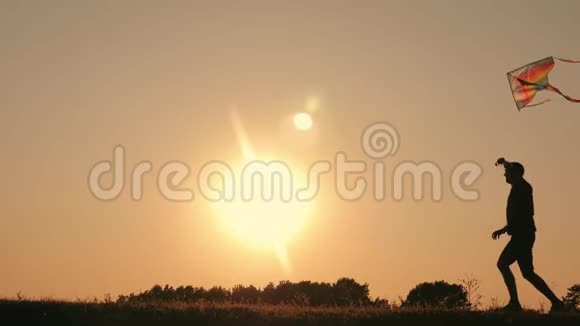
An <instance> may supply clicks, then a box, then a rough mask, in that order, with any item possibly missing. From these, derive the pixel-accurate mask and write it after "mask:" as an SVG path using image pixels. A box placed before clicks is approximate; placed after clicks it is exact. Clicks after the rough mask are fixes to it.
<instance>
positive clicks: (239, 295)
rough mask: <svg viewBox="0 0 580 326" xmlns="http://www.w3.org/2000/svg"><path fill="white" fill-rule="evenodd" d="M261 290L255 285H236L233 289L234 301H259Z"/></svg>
mask: <svg viewBox="0 0 580 326" xmlns="http://www.w3.org/2000/svg"><path fill="white" fill-rule="evenodd" d="M260 294H261V292H260V290H258V289H257V288H256V287H254V286H253V285H250V286H248V287H245V286H243V285H236V286H234V288H233V289H232V302H234V303H258V301H260Z"/></svg>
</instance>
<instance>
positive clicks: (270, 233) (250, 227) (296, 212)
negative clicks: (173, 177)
mask: <svg viewBox="0 0 580 326" xmlns="http://www.w3.org/2000/svg"><path fill="white" fill-rule="evenodd" d="M230 118H231V122H232V127H233V129H234V132H235V134H236V138H237V140H238V143H239V146H240V151H241V152H242V157H243V162H242V163H240V164H238V165H237V166H233V167H232V172H233V175H234V180H232V181H231V182H233V184H231V185H230V186H231V187H232V188H233V189H235V195H234V199H233V200H232V201H223V202H218V203H214V204H213V208H214V209H215V212H216V215H217V216H218V218H219V220H220V221H221V222H222V224H223V228H224V229H226V230H228V231H230V232H231V234H232V235H233V236H234V237H236V238H238V239H239V240H241V242H242V243H243V244H244V245H246V246H250V247H252V248H254V249H259V250H268V251H273V252H275V253H276V255H277V256H278V259H279V260H280V263H281V264H282V266H283V267H284V269H286V270H287V271H290V270H291V266H290V261H289V259H288V254H287V250H286V245H287V243H288V241H289V240H290V239H291V238H292V237H293V236H295V235H296V234H297V233H298V231H300V230H301V229H303V228H304V226H305V224H306V223H307V221H308V216H309V215H310V211H311V210H312V205H313V202H312V201H300V200H298V199H296V196H295V194H296V191H297V190H298V189H304V187H305V186H306V174H305V173H302V172H303V171H299V170H297V169H296V167H295V166H293V165H292V164H291V163H290V162H288V161H287V160H283V159H282V158H281V157H280V156H279V155H263V154H257V153H255V152H254V150H253V148H252V144H251V142H250V140H249V138H248V135H247V133H246V130H245V128H244V125H243V123H242V121H241V119H240V117H239V116H238V114H237V110H236V109H235V107H234V108H232V109H231V110H230ZM294 125H295V126H296V128H298V129H300V130H308V129H310V128H311V127H312V119H311V118H310V115H308V114H307V113H299V114H296V115H295V116H294ZM256 161H260V162H263V163H266V164H268V163H271V162H272V161H279V162H280V161H283V162H284V164H285V165H286V167H287V168H288V169H289V171H290V177H289V179H290V182H288V180H286V181H287V184H283V185H282V186H281V187H286V186H288V184H289V183H291V186H290V189H291V191H290V192H291V193H292V196H291V198H290V200H289V201H284V200H283V199H282V198H281V197H282V196H281V194H280V193H267V192H268V191H266V190H263V189H262V188H261V187H257V188H258V189H253V190H254V191H255V192H254V194H255V195H254V196H252V199H250V200H243V196H242V195H241V192H242V190H241V188H242V187H241V186H240V184H241V182H240V181H241V180H240V179H241V178H242V175H243V168H244V167H246V166H247V164H248V163H249V162H256ZM264 169H266V170H267V169H268V168H267V167H264ZM259 172H262V171H259ZM263 172H264V173H259V174H261V175H262V176H263V177H264V178H267V177H266V176H267V175H268V171H263ZM224 182H225V181H224ZM262 182H264V181H263V180H262ZM278 182H280V180H278ZM279 187H280V184H278V189H279ZM265 188H268V187H267V186H266V187H265ZM268 189H270V191H271V190H272V188H271V187H270V188H268ZM286 189H287V188H286ZM263 194H264V195H266V196H271V199H270V200H265V199H263V198H262V197H263V196H262V195H263ZM286 199H287V198H286Z"/></svg>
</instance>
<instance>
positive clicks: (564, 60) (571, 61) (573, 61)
mask: <svg viewBox="0 0 580 326" xmlns="http://www.w3.org/2000/svg"><path fill="white" fill-rule="evenodd" d="M556 59H558V60H560V61H562V62H568V63H580V61H576V60H567V59H562V58H556Z"/></svg>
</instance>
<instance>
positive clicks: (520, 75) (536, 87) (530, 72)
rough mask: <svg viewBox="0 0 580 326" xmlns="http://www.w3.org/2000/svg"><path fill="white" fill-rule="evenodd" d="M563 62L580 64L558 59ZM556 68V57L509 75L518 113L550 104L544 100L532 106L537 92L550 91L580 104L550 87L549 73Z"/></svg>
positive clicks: (540, 61)
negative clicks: (524, 109)
mask: <svg viewBox="0 0 580 326" xmlns="http://www.w3.org/2000/svg"><path fill="white" fill-rule="evenodd" d="M556 59H558V60H560V61H562V62H568V63H580V61H572V60H564V59H560V58H556ZM552 68H554V57H547V58H545V59H542V60H539V61H536V62H534V63H530V64H527V65H525V66H523V67H521V68H518V69H516V70H513V71H510V72H508V73H507V77H508V81H509V83H510V87H511V89H512V94H513V96H514V100H515V101H516V106H517V107H518V111H519V110H521V109H523V108H525V107H530V106H536V105H540V104H544V103H546V102H549V101H550V99H546V100H543V101H541V102H539V103H535V104H530V102H531V101H532V100H533V99H534V96H535V95H536V92H539V91H543V90H549V91H552V92H556V93H558V94H560V95H562V96H563V97H564V98H565V99H567V100H568V101H570V102H576V103H580V100H579V99H575V98H572V97H570V96H568V95H565V94H563V93H562V92H560V90H559V89H557V88H556V87H554V86H552V85H550V83H549V82H548V73H549V72H550V71H551V70H552Z"/></svg>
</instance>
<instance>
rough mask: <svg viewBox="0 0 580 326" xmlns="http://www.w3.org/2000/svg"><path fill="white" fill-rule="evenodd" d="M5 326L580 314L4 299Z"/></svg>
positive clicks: (514, 321) (476, 321) (394, 321)
mask: <svg viewBox="0 0 580 326" xmlns="http://www.w3.org/2000/svg"><path fill="white" fill-rule="evenodd" d="M0 316H1V317H0V318H2V320H1V321H0V323H1V324H3V325H24V324H25V325H59V326H60V325H123V326H130V325H139V326H146V325H224V326H225V325H236V326H244V325H252V326H260V325H288V326H290V325H446V326H452V325H462V326H466V325H469V326H477V325H494V326H495V325H550V326H551V325H576V326H577V325H580V314H579V313H562V314H553V315H546V314H541V313H539V312H535V311H526V312H523V313H501V312H494V311H457V310H456V311H451V310H447V311H445V310H435V309H426V310H414V309H401V308H392V307H316V308H315V307H303V306H289V305H261V304H251V305H243V304H202V303H195V304H187V303H180V302H157V303H141V304H135V303H131V304H128V303H97V302H95V303H90V302H66V301H50V300H49V301H34V300H0Z"/></svg>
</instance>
